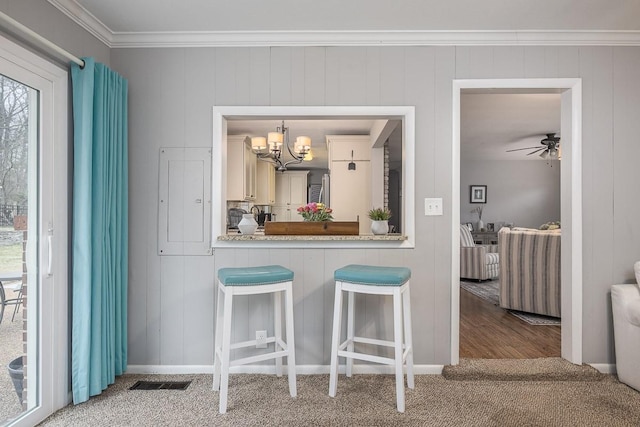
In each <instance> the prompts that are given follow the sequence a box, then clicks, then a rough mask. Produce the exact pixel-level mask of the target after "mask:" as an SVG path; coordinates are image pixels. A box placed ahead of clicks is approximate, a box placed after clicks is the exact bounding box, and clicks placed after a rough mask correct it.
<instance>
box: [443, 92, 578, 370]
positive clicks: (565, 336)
mask: <svg viewBox="0 0 640 427" xmlns="http://www.w3.org/2000/svg"><path fill="white" fill-rule="evenodd" d="M463 89H477V90H516V91H517V90H520V91H522V90H529V91H536V90H557V91H559V92H560V94H561V134H562V135H563V140H564V142H565V145H564V147H563V167H562V172H561V181H562V185H561V212H562V214H561V215H562V216H561V222H562V224H563V233H562V265H561V268H562V280H561V281H562V285H561V288H562V291H561V292H562V313H563V315H562V343H561V354H562V357H563V358H564V359H567V360H569V361H570V362H572V363H576V364H580V363H582V290H581V283H582V280H581V279H582V216H581V214H582V211H581V205H582V204H581V200H582V187H581V177H582V169H581V128H582V123H581V117H582V115H581V107H582V106H581V93H582V90H581V80H580V79H495V80H494V79H483V80H454V81H453V156H452V159H453V167H452V171H453V174H452V185H453V188H452V216H453V220H452V241H453V242H454V244H452V263H451V264H452V271H451V277H452V278H456V279H455V280H452V289H451V291H452V293H451V295H452V297H451V302H452V305H451V313H452V319H451V364H454V365H455V364H458V362H459V359H460V349H459V346H460V288H459V283H458V280H457V278H458V277H459V271H460V247H459V241H460V229H459V224H460V94H461V91H462V90H463Z"/></svg>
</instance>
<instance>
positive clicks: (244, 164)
mask: <svg viewBox="0 0 640 427" xmlns="http://www.w3.org/2000/svg"><path fill="white" fill-rule="evenodd" d="M257 161H258V160H257V157H256V155H255V154H253V152H252V151H251V138H249V137H248V136H246V135H229V136H228V137H227V200H250V201H253V200H255V198H256V172H257V164H256V162H257Z"/></svg>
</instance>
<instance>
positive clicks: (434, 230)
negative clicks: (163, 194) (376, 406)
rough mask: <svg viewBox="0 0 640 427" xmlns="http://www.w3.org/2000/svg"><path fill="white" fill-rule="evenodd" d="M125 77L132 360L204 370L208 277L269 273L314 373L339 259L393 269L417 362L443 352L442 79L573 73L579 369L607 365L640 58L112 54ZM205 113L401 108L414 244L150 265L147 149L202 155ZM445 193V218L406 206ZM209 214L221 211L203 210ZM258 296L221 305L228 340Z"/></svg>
mask: <svg viewBox="0 0 640 427" xmlns="http://www.w3.org/2000/svg"><path fill="white" fill-rule="evenodd" d="M111 63H112V67H113V68H115V69H116V70H117V71H119V72H120V73H122V74H123V75H124V76H125V77H126V78H127V79H129V82H130V163H131V172H130V177H131V178H130V181H131V184H130V186H131V195H130V199H131V200H130V207H131V212H130V230H131V235H130V257H131V259H130V291H129V295H130V305H129V307H130V308H129V310H130V313H129V321H130V326H129V332H130V343H129V344H130V347H129V348H130V353H129V354H130V359H129V363H130V364H142V365H190V364H192V365H210V364H211V361H212V357H213V356H212V354H213V310H214V274H215V271H216V269H217V268H220V267H223V266H249V265H260V264H267V263H278V264H282V265H284V266H286V267H288V268H291V269H292V270H293V271H294V272H295V275H296V279H295V287H294V299H295V301H294V303H295V307H294V310H295V316H296V319H295V321H296V341H297V342H296V344H297V345H296V346H297V357H298V360H297V362H298V363H299V364H305V365H317V364H327V363H328V356H329V354H328V353H329V336H330V331H331V308H332V304H333V286H332V276H333V271H334V270H335V269H336V268H338V267H340V266H342V265H344V264H347V263H352V262H358V263H371V264H390V265H406V266H408V267H410V268H411V269H412V271H413V280H412V300H413V301H412V304H413V307H414V310H413V321H414V325H416V327H415V328H414V342H415V343H416V344H415V347H416V348H415V357H416V363H418V364H443V363H448V361H449V357H450V351H449V350H450V339H451V338H450V328H451V324H450V298H451V283H452V281H454V282H457V277H451V271H450V270H451V267H450V266H451V260H450V256H451V255H450V254H451V245H452V244H458V243H457V242H453V243H452V242H451V237H450V236H451V227H452V224H451V214H452V213H451V212H450V209H451V208H450V206H451V196H452V191H451V187H452V184H451V183H452V178H451V174H452V147H451V140H452V83H451V82H452V80H453V79H456V78H457V79H467V78H524V77H536V78H539V77H582V78H583V107H584V117H583V145H584V146H583V172H584V177H583V186H584V200H583V212H584V218H583V220H584V236H583V238H584V260H583V263H584V272H583V273H584V283H583V294H584V307H585V309H584V312H585V313H588V316H585V319H584V331H585V332H584V360H585V361H586V362H597V363H608V362H613V350H612V348H613V347H612V327H611V322H610V313H609V312H610V309H609V306H610V301H609V296H608V289H609V286H610V285H611V284H614V283H618V282H624V281H628V280H630V279H631V278H632V262H633V261H634V260H637V259H640V224H639V222H638V221H637V220H635V219H634V217H637V212H639V211H640V199H638V198H637V197H635V194H636V193H637V188H636V186H637V183H638V182H640V168H637V167H635V165H634V162H635V161H636V159H638V158H640V144H638V143H637V135H639V134H640V120H637V119H636V117H637V116H638V115H639V114H640V85H638V83H637V81H636V79H637V76H638V75H640V49H638V48H609V47H327V48H323V47H273V48H268V47H259V48H193V49H116V50H113V51H112V55H111ZM213 105H414V106H415V107H416V151H415V152H416V162H418V164H419V167H417V168H416V186H415V194H414V195H413V196H414V197H416V199H417V203H416V247H415V249H410V250H409V249H403V250H388V251H385V250H381V249H370V250H354V249H342V250H334V249H327V250H325V249H311V248H310V249H303V250H289V249H272V250H266V249H217V250H216V251H215V255H214V256H213V257H159V256H157V233H156V230H157V224H158V220H157V187H158V150H159V148H160V147H183V146H184V147H208V146H210V144H211V140H212V130H211V111H212V106H213ZM424 197H443V199H444V202H445V204H444V206H445V209H444V216H442V217H425V216H423V215H422V214H423V212H422V205H421V203H420V200H422V198H424ZM213 208H214V209H220V208H221V207H218V206H214V207H213ZM359 302H360V303H362V304H363V305H362V306H363V307H364V310H363V311H362V312H360V318H359V319H358V320H359V321H360V322H361V324H362V325H363V328H365V329H366V330H369V331H374V330H382V333H385V334H388V333H389V332H390V327H391V325H390V324H389V319H390V305H389V304H387V303H382V302H380V300H379V299H377V298H374V297H367V298H363V299H361V300H360V301H359ZM264 303H265V300H264V299H263V298H262V297H255V298H248V299H247V300H245V301H242V302H239V303H238V304H237V305H235V307H234V320H235V322H236V327H235V330H234V333H236V334H237V335H238V336H239V337H242V336H244V337H247V338H248V337H251V336H252V335H253V334H254V331H255V330H256V329H263V327H264V326H263V325H264V323H265V322H267V321H270V320H271V316H272V314H271V312H270V309H269V308H268V307H266V305H265V304H264Z"/></svg>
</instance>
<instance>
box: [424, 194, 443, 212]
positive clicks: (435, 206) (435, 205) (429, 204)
mask: <svg viewBox="0 0 640 427" xmlns="http://www.w3.org/2000/svg"><path fill="white" fill-rule="evenodd" d="M424 214H425V215H426V216H432V215H442V198H441V197H439V198H435V199H429V198H427V199H424Z"/></svg>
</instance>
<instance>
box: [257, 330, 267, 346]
mask: <svg viewBox="0 0 640 427" xmlns="http://www.w3.org/2000/svg"><path fill="white" fill-rule="evenodd" d="M256 348H267V331H256Z"/></svg>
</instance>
